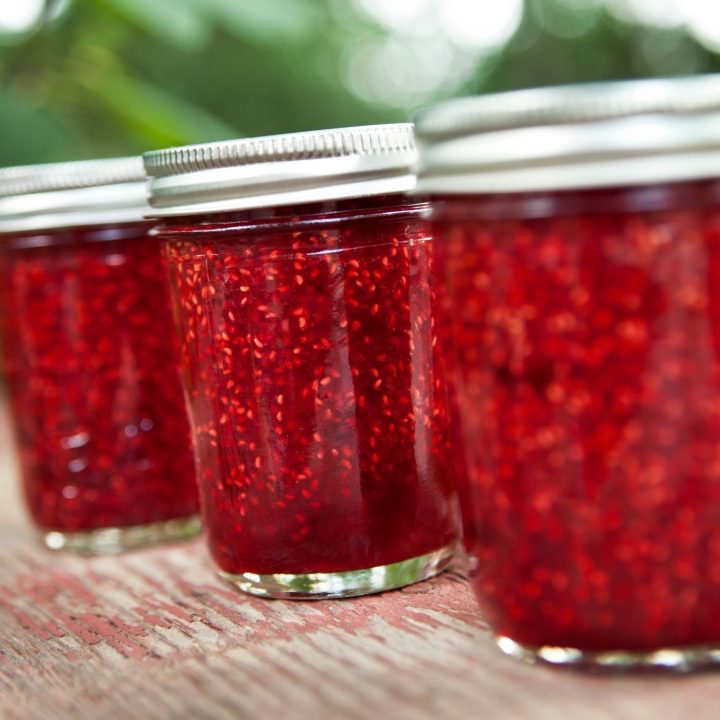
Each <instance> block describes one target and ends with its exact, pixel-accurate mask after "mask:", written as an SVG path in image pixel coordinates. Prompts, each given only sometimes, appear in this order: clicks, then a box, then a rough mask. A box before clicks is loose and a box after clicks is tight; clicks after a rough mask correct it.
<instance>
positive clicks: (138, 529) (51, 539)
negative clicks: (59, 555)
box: [42, 515, 202, 555]
mask: <svg viewBox="0 0 720 720" xmlns="http://www.w3.org/2000/svg"><path fill="white" fill-rule="evenodd" d="M201 530H202V524H201V522H200V517H199V516H198V515H190V516H189V517H183V518H172V519H170V520H162V521H160V522H153V523H147V524H145V525H132V526H130V527H108V528H97V529H96V530H86V531H81V532H63V531H61V530H47V531H43V533H42V540H43V542H44V543H45V546H46V547H47V548H48V549H50V550H69V551H71V552H76V553H80V554H82V555H113V554H116V553H121V552H125V551H126V550H137V549H139V548H142V547H146V546H148V545H156V544H158V543H166V542H173V541H175V540H186V539H188V538H191V537H194V536H195V535H197V534H198V533H200V531H201Z"/></svg>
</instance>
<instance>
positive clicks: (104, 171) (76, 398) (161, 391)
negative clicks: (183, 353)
mask: <svg viewBox="0 0 720 720" xmlns="http://www.w3.org/2000/svg"><path fill="white" fill-rule="evenodd" d="M143 178H144V171H143V168H142V161H141V160H140V158H128V159H124V158H120V159H113V160H98V161H88V162H77V163H62V164H56V165H37V166H28V167H20V168H6V169H3V170H0V308H2V312H1V314H0V332H1V336H2V354H3V361H4V370H5V379H6V384H7V391H8V393H9V400H10V405H11V409H12V414H13V419H14V426H15V431H16V439H17V446H18V450H19V459H20V469H21V475H22V483H23V489H24V494H25V499H26V502H27V506H28V509H29V511H30V516H31V518H32V520H33V521H34V523H35V524H36V525H37V526H38V527H39V528H40V530H41V533H42V535H43V538H44V541H45V544H46V545H47V546H48V547H49V548H52V549H61V548H67V549H73V550H77V551H81V552H88V553H102V552H116V551H119V550H123V549H128V548H133V547H137V546H140V545H144V544H148V543H151V542H156V541H161V540H172V539H177V538H181V537H186V536H189V535H192V534H195V533H197V532H198V531H199V519H198V517H197V506H198V501H197V488H196V484H195V477H194V467H193V456H192V447H191V443H190V432H189V426H188V422H187V417H186V412H185V408H184V398H183V394H182V388H181V385H180V380H179V377H178V372H177V347H176V341H175V337H174V331H173V323H172V316H171V313H170V306H169V300H168V293H167V279H166V272H165V268H164V266H163V263H162V255H161V252H160V243H159V242H158V241H156V240H152V239H148V229H149V225H148V223H147V222H146V221H144V220H143V213H144V211H145V210H146V208H147V202H146V199H145V197H146V192H145V182H144V180H143Z"/></svg>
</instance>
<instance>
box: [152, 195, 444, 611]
mask: <svg viewBox="0 0 720 720" xmlns="http://www.w3.org/2000/svg"><path fill="white" fill-rule="evenodd" d="M421 210H422V207H419V206H415V205H409V204H408V203H407V201H406V200H404V199H402V198H396V197H387V198H375V199H372V200H365V201H342V202H338V203H325V204H323V205H318V206H302V207H289V208H280V209H276V210H266V209H263V210H257V211H247V212H244V213H237V214H234V215H230V214H226V215H216V216H209V217H204V218H192V217H191V218H186V219H184V220H183V219H173V220H172V222H169V223H166V224H165V225H163V226H161V227H160V228H158V229H157V230H156V232H157V233H159V234H160V236H161V237H163V238H164V239H165V240H166V252H167V259H168V264H169V269H170V287H171V294H172V296H173V302H174V308H175V312H176V316H177V320H178V325H179V331H180V338H181V358H182V366H183V371H184V379H185V384H186V393H187V395H188V398H189V402H190V410H191V418H192V424H193V429H194V439H195V450H196V455H197V464H198V467H199V469H200V470H199V482H200V489H201V499H202V506H203V518H204V522H205V526H206V528H207V535H208V540H209V544H210V549H211V552H212V554H213V556H214V558H215V560H216V562H217V564H218V566H219V567H220V569H221V571H223V572H224V573H225V574H226V575H227V576H228V577H230V578H231V579H233V580H235V581H236V583H237V584H238V586H239V587H240V588H241V589H243V590H246V591H249V592H254V593H257V594H264V595H274V596H279V597H320V596H325V597H328V596H329V597H333V596H344V595H358V594H363V593H366V592H374V591H378V590H383V589H387V588H389V587H397V586H399V585H403V584H407V582H412V581H414V580H418V579H421V578H422V577H425V576H427V575H429V574H433V573H434V572H437V571H438V570H439V569H440V568H441V567H444V565H445V564H446V563H447V561H448V559H449V556H450V554H451V549H452V546H453V544H454V541H455V537H456V521H455V514H456V510H455V499H454V492H453V485H452V482H451V476H450V473H449V469H448V436H447V424H446V420H447V413H446V394H445V386H444V380H443V378H442V376H441V375H440V374H439V373H438V370H437V368H436V367H435V366H434V364H433V354H434V352H435V345H434V342H433V337H434V329H433V325H434V312H435V311H434V295H433V292H432V290H431V288H430V274H431V262H432V257H431V243H430V240H429V237H428V234H427V226H426V225H425V224H424V223H423V221H422V220H421V218H420V212H421Z"/></svg>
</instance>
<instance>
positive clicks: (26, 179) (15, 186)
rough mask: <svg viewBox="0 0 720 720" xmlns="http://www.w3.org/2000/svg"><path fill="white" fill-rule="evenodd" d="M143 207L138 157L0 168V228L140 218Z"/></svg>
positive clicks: (25, 229) (12, 229)
mask: <svg viewBox="0 0 720 720" xmlns="http://www.w3.org/2000/svg"><path fill="white" fill-rule="evenodd" d="M146 212H147V189H146V181H145V171H144V169H143V164H142V159H141V158H139V157H128V158H111V159H108V160H82V161H78V162H67V163H52V164H43V165H24V166H20V167H9V168H0V233H12V232H31V231H35V230H49V229H52V228H61V227H77V226H83V225H105V224H111V223H112V224H115V223H127V222H138V221H141V220H142V219H143V218H144V215H145V213H146Z"/></svg>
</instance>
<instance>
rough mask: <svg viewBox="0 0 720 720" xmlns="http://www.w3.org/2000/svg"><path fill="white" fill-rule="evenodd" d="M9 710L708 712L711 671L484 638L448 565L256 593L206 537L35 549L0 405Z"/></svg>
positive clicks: (4, 675) (288, 714)
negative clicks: (541, 657) (305, 595)
mask: <svg viewBox="0 0 720 720" xmlns="http://www.w3.org/2000/svg"><path fill="white" fill-rule="evenodd" d="M0 438H2V440H1V441H0V458H1V460H0V463H1V464H2V468H1V473H0V478H1V480H0V717H1V718H3V719H4V720H38V719H43V718H72V719H73V720H86V719H87V720H97V718H103V719H104V720H114V719H116V718H117V719H118V720H120V719H121V718H122V719H123V720H125V719H127V718H131V719H135V718H138V719H142V720H171V719H175V718H178V719H180V718H183V719H184V718H193V719H195V718H197V719H199V720H204V719H206V718H207V719H208V720H210V719H211V718H212V719H213V720H225V719H227V720H230V719H231V718H232V719H236V718H250V719H253V718H258V719H260V718H262V719H263V720H266V719H267V718H269V717H282V718H284V719H293V718H298V719H305V718H308V719H313V720H315V719H318V720H322V719H323V718H348V719H351V720H352V719H355V718H357V719H358V720H359V719H361V718H362V719H366V718H372V717H377V718H393V719H398V720H405V719H407V720H421V719H425V718H439V717H442V718H444V719H450V720H453V719H454V718H458V719H464V718H488V719H492V720H495V719H498V720H505V719H510V718H522V719H523V720H526V719H530V720H532V719H534V718H537V719H538V720H544V719H545V718H547V719H548V720H551V719H552V720H555V719H556V718H566V717H572V718H587V720H611V719H612V720H622V719H625V718H627V719H628V720H631V719H632V720H634V719H640V718H654V717H657V718H663V720H673V719H674V718H678V719H679V718H687V717H692V718H694V719H698V718H699V719H702V718H714V717H715V716H716V715H717V701H716V698H717V690H716V688H717V680H716V678H715V677H714V675H713V674H712V673H705V674H700V675H695V676H683V677H667V676H665V677H647V676H646V677H627V676H626V677H622V676H620V677H597V676H591V675H585V674H580V673H577V672H570V671H563V670H549V669H545V668H539V667H530V666H525V665H523V664H520V663H517V662H515V661H512V660H510V659H507V658H505V657H503V656H502V655H501V654H500V653H499V652H498V651H497V650H496V649H495V648H494V646H493V645H492V642H491V639H490V637H489V635H488V633H487V630H486V628H485V625H484V623H483V621H482V619H481V617H480V616H479V614H478V612H477V610H476V607H475V605H474V602H473V599H472V596H471V594H470V591H469V589H468V586H467V583H466V582H465V580H464V579H463V577H462V575H461V573H459V572H458V571H457V570H455V571H452V572H448V573H446V574H445V575H444V576H443V577H441V578H438V579H435V580H432V581H429V582H426V583H422V584H419V585H416V586H413V587H410V588H406V589H404V590H401V591H396V592H391V593H386V594H384V595H379V596H374V597H367V598H360V599H356V600H345V601H341V602H329V601H328V602H316V603H290V602H280V601H263V600H260V599H255V598H249V597H246V596H243V595H240V594H238V593H237V592H235V591H234V590H233V589H231V588H230V587H229V586H227V585H225V584H223V583H222V582H221V581H220V580H218V579H217V578H216V576H215V574H214V573H213V571H212V569H211V565H210V561H209V558H208V556H207V553H206V551H205V549H204V547H203V544H202V542H201V541H193V542H190V543H187V544H184V545H176V546H173V547H169V548H157V549H152V550H146V551H142V552H136V553H132V554H128V555H126V556H123V557H114V558H97V559H83V558H79V557H73V556H67V555H57V554H52V553H50V552H48V551H45V550H43V549H42V548H40V547H39V546H38V544H37V543H36V542H35V538H34V536H33V533H32V531H31V529H30V527H29V525H28V523H27V521H26V519H25V517H24V515H23V513H22V512H21V509H20V506H19V503H18V498H17V492H16V482H15V477H16V474H15V468H14V466H13V463H12V457H11V454H10V453H9V451H8V440H7V438H8V435H7V426H6V422H5V421H4V420H0Z"/></svg>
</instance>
